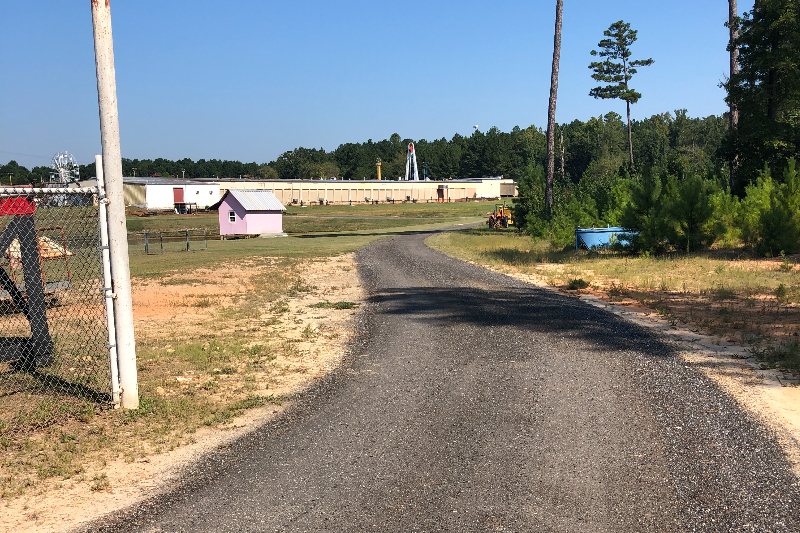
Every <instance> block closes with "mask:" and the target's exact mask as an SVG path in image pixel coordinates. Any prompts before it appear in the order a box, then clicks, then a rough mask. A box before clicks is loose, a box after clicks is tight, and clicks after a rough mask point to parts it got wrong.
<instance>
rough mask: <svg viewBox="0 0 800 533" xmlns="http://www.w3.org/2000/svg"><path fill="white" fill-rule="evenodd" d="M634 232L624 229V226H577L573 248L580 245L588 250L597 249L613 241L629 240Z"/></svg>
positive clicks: (606, 246)
mask: <svg viewBox="0 0 800 533" xmlns="http://www.w3.org/2000/svg"><path fill="white" fill-rule="evenodd" d="M634 233H635V232H632V231H630V230H626V229H625V228H618V227H614V228H612V227H608V228H587V229H581V228H578V229H576V230H575V249H576V250H577V249H579V248H580V247H581V245H583V246H585V247H586V248H588V249H589V250H597V249H600V248H608V247H609V246H611V245H612V244H614V243H615V242H619V241H620V240H629V239H630V236H632V235H633V234H634Z"/></svg>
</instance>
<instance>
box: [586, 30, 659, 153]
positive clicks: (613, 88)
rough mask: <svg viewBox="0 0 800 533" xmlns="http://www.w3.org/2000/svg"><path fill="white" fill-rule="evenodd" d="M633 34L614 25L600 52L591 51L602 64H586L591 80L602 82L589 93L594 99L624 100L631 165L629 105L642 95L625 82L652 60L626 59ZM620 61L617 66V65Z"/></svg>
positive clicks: (601, 42) (631, 31)
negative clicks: (626, 112)
mask: <svg viewBox="0 0 800 533" xmlns="http://www.w3.org/2000/svg"><path fill="white" fill-rule="evenodd" d="M637 33H638V32H637V31H636V30H632V29H631V25H630V24H628V23H627V22H623V21H621V20H619V21H617V22H615V23H614V24H612V25H611V26H609V28H608V29H607V30H606V31H604V32H603V35H605V36H606V39H603V40H602V41H600V42H599V43H598V45H597V46H599V47H600V51H599V52H598V51H597V50H592V52H591V54H592V55H593V56H600V57H605V58H606V59H605V60H604V61H595V62H592V63H591V64H590V65H589V68H590V69H592V70H593V71H594V73H593V74H592V79H594V80H595V81H600V82H604V83H606V85H601V86H599V87H595V88H594V89H592V90H591V91H589V95H590V96H594V97H595V98H618V99H620V100H625V103H626V105H627V109H628V152H629V155H630V161H631V164H633V136H632V134H631V104H635V103H636V102H638V101H639V99H640V98H641V97H642V95H641V94H640V93H638V92H636V91H635V90H633V89H631V88H630V86H629V85H628V82H629V81H631V78H632V77H633V75H634V74H636V72H637V71H636V67H647V66H650V65H652V64H653V60H652V59H637V60H634V61H631V60H630V57H631V50H630V47H631V45H632V44H633V43H634V42H636V36H637ZM619 61H621V63H620V62H619Z"/></svg>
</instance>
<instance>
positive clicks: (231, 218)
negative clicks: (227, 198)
mask: <svg viewBox="0 0 800 533" xmlns="http://www.w3.org/2000/svg"><path fill="white" fill-rule="evenodd" d="M228 221H229V222H236V212H235V211H228Z"/></svg>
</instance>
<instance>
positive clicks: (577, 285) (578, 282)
mask: <svg viewBox="0 0 800 533" xmlns="http://www.w3.org/2000/svg"><path fill="white" fill-rule="evenodd" d="M588 286H589V284H588V283H587V282H586V281H585V280H583V279H581V278H576V279H571V280H569V283H568V284H567V289H568V290H570V291H577V290H580V289H585V288H587V287H588Z"/></svg>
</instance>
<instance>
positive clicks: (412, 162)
mask: <svg viewBox="0 0 800 533" xmlns="http://www.w3.org/2000/svg"><path fill="white" fill-rule="evenodd" d="M405 179H406V181H408V180H412V181H419V172H418V171H417V154H416V152H414V143H408V152H407V153H406V178H405Z"/></svg>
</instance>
